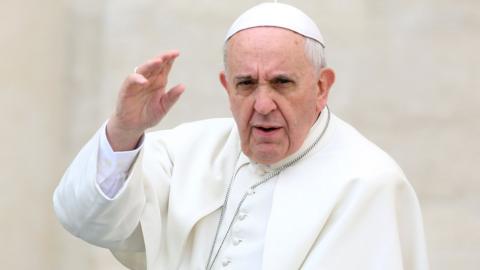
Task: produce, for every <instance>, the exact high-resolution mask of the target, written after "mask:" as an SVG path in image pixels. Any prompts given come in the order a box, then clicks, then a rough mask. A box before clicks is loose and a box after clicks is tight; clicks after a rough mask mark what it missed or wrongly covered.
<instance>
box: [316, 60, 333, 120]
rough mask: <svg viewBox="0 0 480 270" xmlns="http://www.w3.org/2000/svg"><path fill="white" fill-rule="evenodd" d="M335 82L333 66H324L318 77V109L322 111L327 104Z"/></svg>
mask: <svg viewBox="0 0 480 270" xmlns="http://www.w3.org/2000/svg"><path fill="white" fill-rule="evenodd" d="M334 83H335V72H334V71H333V69H331V68H323V69H322V70H321V71H320V75H319V79H318V96H317V102H318V103H317V109H318V111H322V110H323V108H324V107H325V106H326V105H327V100H328V94H329V91H330V88H331V87H332V85H333V84H334Z"/></svg>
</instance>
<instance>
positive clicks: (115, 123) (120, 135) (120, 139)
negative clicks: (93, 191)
mask: <svg viewBox="0 0 480 270" xmlns="http://www.w3.org/2000/svg"><path fill="white" fill-rule="evenodd" d="M178 55H179V53H178V51H170V52H166V53H164V54H162V55H160V56H158V57H155V58H153V59H151V60H149V61H147V62H146V63H145V64H143V65H141V66H139V67H138V68H136V70H135V73H133V74H130V75H129V76H128V77H127V79H126V80H125V81H124V83H123V85H122V87H121V89H120V93H119V96H118V101H117V107H116V110H115V113H114V115H113V116H112V117H111V118H110V121H109V122H108V124H107V138H108V140H109V142H110V145H111V146H112V148H113V150H114V151H126V150H131V149H134V148H135V147H136V145H137V143H138V140H139V139H140V137H141V136H142V135H143V133H144V132H145V130H146V129H148V128H150V127H153V126H155V125H156V124H158V122H160V120H161V119H162V118H163V117H164V116H165V115H166V114H167V112H168V110H169V109H170V108H171V107H172V106H173V104H175V102H176V101H177V100H178V98H179V97H180V95H181V94H182V93H183V91H184V90H185V87H184V86H183V85H181V84H179V85H176V86H174V87H173V88H171V89H170V90H169V91H168V92H167V91H165V87H166V86H167V81H168V74H169V72H170V69H171V67H172V64H173V62H174V61H175V58H177V56H178Z"/></svg>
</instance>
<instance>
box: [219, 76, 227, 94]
mask: <svg viewBox="0 0 480 270" xmlns="http://www.w3.org/2000/svg"><path fill="white" fill-rule="evenodd" d="M218 77H219V79H220V83H221V84H222V86H223V88H224V89H225V91H227V93H228V82H227V76H226V75H225V71H222V72H220V75H219V76H218Z"/></svg>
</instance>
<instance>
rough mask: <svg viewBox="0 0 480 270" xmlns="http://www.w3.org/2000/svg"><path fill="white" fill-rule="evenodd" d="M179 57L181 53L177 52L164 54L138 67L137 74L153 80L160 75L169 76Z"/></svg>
mask: <svg viewBox="0 0 480 270" xmlns="http://www.w3.org/2000/svg"><path fill="white" fill-rule="evenodd" d="M178 55H179V52H178V51H176V50H175V51H169V52H166V53H163V54H161V55H159V56H157V57H155V58H153V59H151V60H149V61H147V62H146V63H144V64H142V65H140V66H138V67H137V68H136V70H135V72H136V73H138V74H141V75H143V76H144V77H145V78H147V79H151V78H152V77H154V76H156V75H158V74H160V73H164V74H168V72H169V71H170V68H171V66H172V64H173V61H174V60H175V58H177V57H178Z"/></svg>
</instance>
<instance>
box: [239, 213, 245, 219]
mask: <svg viewBox="0 0 480 270" xmlns="http://www.w3.org/2000/svg"><path fill="white" fill-rule="evenodd" d="M246 217H247V213H245V212H241V213H240V214H238V220H244V219H245V218H246Z"/></svg>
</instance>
